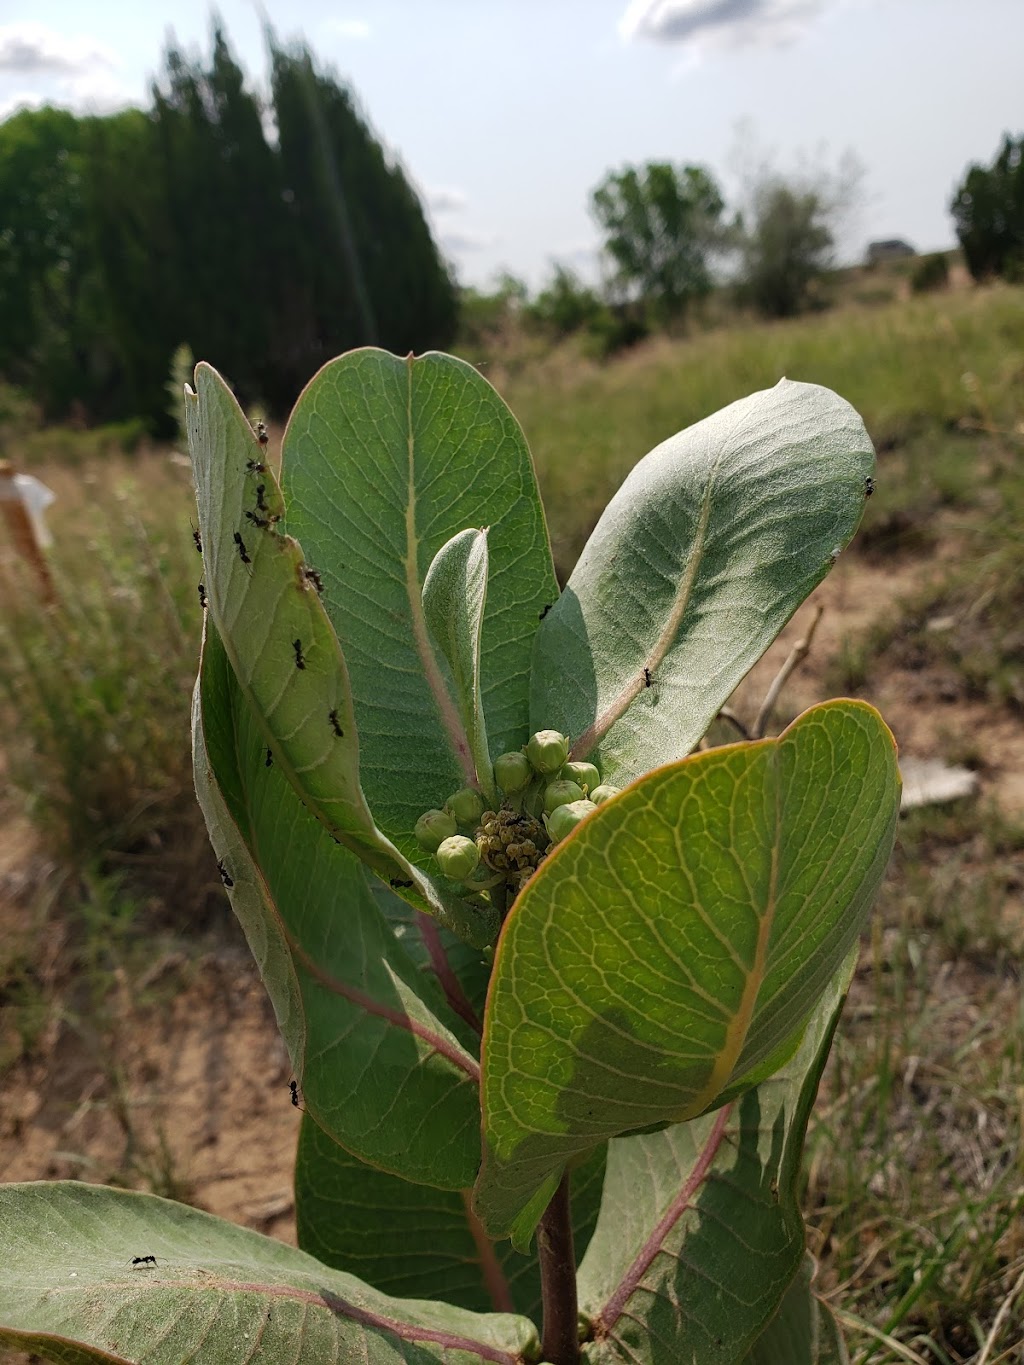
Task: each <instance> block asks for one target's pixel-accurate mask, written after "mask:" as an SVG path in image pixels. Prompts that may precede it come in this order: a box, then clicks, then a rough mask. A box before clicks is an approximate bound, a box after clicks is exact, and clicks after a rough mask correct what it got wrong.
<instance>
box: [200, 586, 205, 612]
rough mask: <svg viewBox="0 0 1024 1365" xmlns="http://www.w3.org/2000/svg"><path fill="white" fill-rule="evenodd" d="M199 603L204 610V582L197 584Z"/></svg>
mask: <svg viewBox="0 0 1024 1365" xmlns="http://www.w3.org/2000/svg"><path fill="white" fill-rule="evenodd" d="M199 605H200V606H201V607H202V608H203V610H204V611H205V610H206V585H205V584H204V583H200V584H199Z"/></svg>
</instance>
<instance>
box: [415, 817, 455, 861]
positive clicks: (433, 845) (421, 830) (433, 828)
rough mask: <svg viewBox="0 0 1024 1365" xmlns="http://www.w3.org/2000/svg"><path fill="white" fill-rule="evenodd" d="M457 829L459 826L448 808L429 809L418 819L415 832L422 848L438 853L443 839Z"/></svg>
mask: <svg viewBox="0 0 1024 1365" xmlns="http://www.w3.org/2000/svg"><path fill="white" fill-rule="evenodd" d="M457 829H458V826H457V825H456V823H455V821H454V820H453V819H452V817H451V816H450V815H449V814H448V812H447V811H446V810H428V811H424V813H423V814H422V815H421V816H420V818H419V819H418V820H417V821H416V828H415V829H414V830H413V833H414V834H415V835H416V842H417V843H418V844H419V845H420V847H421V848H425V849H426V850H427V852H428V853H436V852H437V846H438V844H440V843H441V841H442V839H447V838H449V837H450V836H451V835H453V834H455V833H456V831H457Z"/></svg>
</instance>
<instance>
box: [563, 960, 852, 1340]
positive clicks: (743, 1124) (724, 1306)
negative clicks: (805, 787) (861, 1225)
mask: <svg viewBox="0 0 1024 1365" xmlns="http://www.w3.org/2000/svg"><path fill="white" fill-rule="evenodd" d="M856 957H857V952H856V949H854V950H852V951H851V952H850V953H849V954H848V955H847V957H846V960H845V961H844V963H843V965H842V966H841V968H840V970H839V971H838V972H837V973H836V976H835V978H834V979H833V980H832V981H831V982H830V983H829V986H828V988H827V990H826V992H825V994H824V997H823V998H822V1001H821V1003H820V1005H819V1006H818V1008H817V1010H816V1011H815V1013H814V1015H813V1017H812V1019H811V1021H810V1023H809V1024H808V1027H807V1032H806V1033H805V1035H804V1039H803V1042H802V1043H801V1045H800V1048H799V1050H798V1051H797V1053H796V1055H795V1056H794V1057H793V1059H792V1061H790V1062H789V1063H788V1064H787V1065H786V1066H785V1067H784V1068H783V1069H782V1070H781V1071H780V1072H779V1073H778V1074H777V1075H776V1076H774V1077H773V1078H772V1079H771V1080H769V1081H765V1082H764V1083H763V1084H762V1085H760V1086H758V1088H757V1089H756V1090H749V1091H748V1092H747V1093H746V1095H744V1097H743V1098H742V1099H741V1100H739V1101H738V1102H737V1103H735V1104H732V1105H729V1106H726V1107H725V1108H723V1109H720V1110H719V1111H718V1113H717V1114H716V1115H714V1116H706V1117H704V1118H700V1119H696V1120H694V1121H693V1122H691V1123H685V1124H677V1125H675V1126H674V1127H672V1128H668V1129H666V1130H665V1131H664V1132H661V1133H657V1134H654V1135H652V1136H649V1137H633V1138H623V1139H619V1140H618V1141H615V1142H612V1143H611V1144H610V1145H609V1151H608V1169H607V1174H606V1177H605V1187H604V1200H603V1203H602V1205H601V1213H600V1215H599V1217H598V1223H597V1228H596V1229H595V1232H594V1236H593V1238H592V1240H591V1243H590V1248H589V1250H588V1252H587V1255H586V1257H585V1258H584V1260H583V1262H582V1264H581V1266H580V1272H579V1286H580V1308H581V1311H582V1312H583V1313H584V1315H585V1316H586V1317H588V1318H589V1319H590V1322H591V1337H592V1340H591V1342H590V1344H588V1345H587V1346H586V1347H585V1349H584V1359H585V1361H586V1362H587V1365H618V1363H619V1362H623V1365H625V1362H628V1363H629V1365H662V1362H664V1361H690V1360H696V1361H700V1365H737V1362H739V1361H744V1360H746V1359H747V1356H746V1352H747V1350H748V1349H749V1347H750V1345H751V1343H752V1342H753V1341H754V1340H755V1339H758V1338H759V1337H761V1336H762V1334H763V1332H764V1331H765V1328H766V1327H767V1325H768V1324H769V1323H770V1322H771V1321H772V1319H773V1318H774V1317H775V1315H776V1313H777V1312H778V1310H779V1305H780V1303H782V1304H783V1305H784V1306H785V1308H786V1321H785V1324H783V1323H780V1325H779V1329H778V1330H777V1332H774V1333H773V1332H772V1328H768V1330H769V1332H770V1333H772V1335H770V1336H769V1337H768V1338H767V1339H766V1340H767V1341H768V1343H771V1342H773V1341H774V1342H776V1343H777V1342H779V1341H780V1340H781V1339H782V1338H781V1336H780V1335H779V1334H780V1333H781V1332H782V1330H783V1326H784V1325H786V1326H788V1325H789V1324H790V1319H791V1317H794V1316H796V1314H795V1309H797V1308H799V1306H800V1299H799V1295H798V1293H797V1292H796V1291H792V1292H791V1291H790V1290H789V1286H790V1285H791V1283H792V1281H793V1280H794V1276H795V1275H796V1274H797V1271H798V1269H799V1267H800V1263H801V1258H803V1257H804V1255H805V1252H804V1227H803V1220H802V1218H801V1215H800V1206H799V1199H798V1185H799V1173H800V1160H801V1154H802V1151H803V1143H804V1134H805V1132H806V1127H807V1119H808V1116H809V1114H810V1111H811V1108H812V1106H813V1104H814V1097H815V1094H816V1092H817V1088H818V1081H819V1079H820V1077H821V1072H822V1069H823V1067H824V1065H825V1061H826V1059H827V1057H828V1051H829V1047H830V1046H831V1042H832V1035H833V1033H834V1032H835V1028H836V1024H837V1023H838V1020H839V1015H840V1012H841V1010H842V1007H843V1001H844V999H845V995H846V991H847V989H848V987H849V983H850V979H851V977H852V975H853V969H854V965H855V963H856ZM763 1358H764V1360H765V1362H766V1363H767V1361H768V1360H769V1359H770V1360H771V1362H772V1365H810V1362H809V1361H807V1362H805V1361H803V1360H802V1359H801V1358H800V1357H793V1358H792V1360H791V1359H790V1358H789V1357H788V1356H786V1355H784V1354H782V1353H781V1352H780V1353H779V1354H776V1355H768V1356H765V1357H763ZM757 1359H758V1361H760V1360H761V1359H762V1357H757Z"/></svg>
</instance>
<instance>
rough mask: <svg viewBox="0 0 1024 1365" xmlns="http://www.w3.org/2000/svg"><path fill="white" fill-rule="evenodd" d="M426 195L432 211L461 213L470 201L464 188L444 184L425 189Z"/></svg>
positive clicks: (428, 205)
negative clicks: (454, 187) (459, 188)
mask: <svg viewBox="0 0 1024 1365" xmlns="http://www.w3.org/2000/svg"><path fill="white" fill-rule="evenodd" d="M424 197H425V198H426V201H427V207H428V208H429V209H430V211H431V213H461V212H462V210H463V209H464V208H465V207H466V204H467V202H468V200H467V199H466V194H465V191H464V190H456V189H452V188H451V187H450V186H442V185H438V186H436V187H435V188H434V189H432V190H424Z"/></svg>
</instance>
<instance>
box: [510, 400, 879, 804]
mask: <svg viewBox="0 0 1024 1365" xmlns="http://www.w3.org/2000/svg"><path fill="white" fill-rule="evenodd" d="M873 469H874V451H873V449H872V446H871V441H870V439H869V438H868V435H867V432H866V431H865V430H864V424H863V422H862V421H861V420H860V418H859V417H858V416H857V413H856V412H855V411H854V410H853V408H851V407H850V405H849V403H847V402H845V401H844V400H843V399H842V398H839V397H838V396H837V395H836V394H834V393H832V392H831V391H830V390H829V389H823V388H820V387H819V386H818V385H816V384H794V383H790V382H789V381H788V380H782V381H781V382H780V383H779V384H777V385H776V386H775V388H774V389H768V390H765V391H764V392H762V393H755V394H753V395H751V397H749V398H744V399H742V400H741V401H740V402H738V403H733V404H731V405H730V406H729V407H727V408H724V409H723V410H722V411H721V412H718V413H715V414H714V416H712V417H708V418H706V419H705V420H704V421H703V422H699V423H698V424H697V425H696V426H694V427H690V428H689V429H688V430H687V431H683V432H680V433H679V434H678V435H676V436H672V437H670V438H669V439H668V440H667V441H664V442H663V443H662V444H661V445H660V446H658V447H657V448H656V449H655V450H653V451H651V453H650V454H649V455H647V456H646V457H645V458H644V459H643V460H641V461H640V463H639V464H638V465H637V466H636V467H635V468H634V469H633V471H632V472H631V473H630V475H629V476H628V478H627V479H626V481H625V482H624V483H623V485H622V487H621V488H620V489H619V491H618V492H617V493H616V494H615V496H614V497H613V498H612V500H611V502H610V503H609V504H608V506H607V508H606V509H605V511H604V513H603V515H602V517H601V520H600V521H599V522H598V524H597V527H596V528H595V530H594V533H593V535H592V536H591V537H590V540H589V541H588V542H587V545H586V547H585V548H584V550H583V553H582V555H581V556H580V559H579V562H578V564H577V565H576V568H575V569H574V570H573V573H572V576H571V578H570V579H569V582H568V584H567V586H566V588H565V591H564V592H563V593H562V596H561V597H560V598H559V599H558V601H557V602H556V604H555V606H554V608H553V609H552V611H551V612H550V613H549V614H548V616H547V617H546V618H545V620H544V622H543V624H542V626H541V628H540V630H539V631H538V634H537V640H536V646H535V651H534V665H533V677H532V684H531V687H532V690H531V699H530V715H531V720H532V725H533V727H534V728H536V727H538V726H540V725H545V726H553V727H554V728H555V729H559V730H562V731H563V732H564V733H565V734H568V735H571V736H573V737H574V746H573V757H574V758H590V759H592V760H593V761H594V762H596V763H597V765H598V767H599V768H600V769H601V775H602V777H603V778H604V780H605V781H606V782H614V783H617V784H619V785H620V786H621V785H623V784H624V783H625V782H626V781H628V780H631V779H632V778H635V777H637V776H638V775H639V774H641V773H643V772H646V771H647V770H648V769H650V768H653V767H655V766H656V765H657V764H659V763H666V762H669V761H671V760H673V759H677V758H682V757H683V756H684V755H686V754H688V753H689V752H690V751H691V750H692V749H693V748H694V747H695V745H696V744H697V742H698V740H699V739H700V738H701V736H702V735H703V734H704V732H705V731H706V730H707V728H708V726H709V724H710V723H711V721H712V720H713V718H714V716H715V715H716V714H717V712H718V709H719V707H720V706H721V705H722V704H723V702H725V701H726V699H727V698H728V697H729V695H730V694H731V692H732V691H733V689H734V688H735V687H736V685H737V683H739V682H740V680H741V679H742V678H743V677H744V676H745V675H746V673H747V672H748V671H749V669H750V668H751V667H752V665H753V664H754V663H755V662H756V661H757V660H758V659H759V658H760V657H761V655H762V654H763V653H764V651H765V649H766V648H767V647H768V645H770V644H771V642H772V641H773V640H774V639H775V637H776V635H778V633H779V631H780V630H781V629H782V627H783V626H784V625H785V624H786V622H787V621H788V620H789V618H790V617H791V616H792V615H793V612H794V611H795V610H796V609H797V607H798V606H799V605H800V603H801V602H803V600H804V598H805V597H806V596H807V594H808V593H809V592H810V591H811V589H812V588H813V587H814V586H815V585H816V584H817V583H819V582H820V581H821V580H822V579H823V578H824V577H825V575H826V574H827V573H828V571H829V569H830V568H831V567H832V565H833V563H834V561H835V557H836V556H837V555H838V554H839V553H840V551H841V550H842V549H843V548H844V546H845V545H846V544H847V543H848V542H849V540H850V538H851V537H852V535H853V533H854V531H855V530H856V527H857V523H858V522H859V520H860V517H861V510H862V508H863V505H864V497H865V488H866V486H867V485H866V483H865V480H866V479H867V478H868V477H869V476H870V475H871V473H872V471H873Z"/></svg>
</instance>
